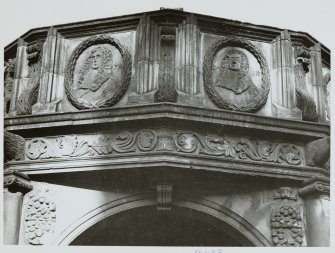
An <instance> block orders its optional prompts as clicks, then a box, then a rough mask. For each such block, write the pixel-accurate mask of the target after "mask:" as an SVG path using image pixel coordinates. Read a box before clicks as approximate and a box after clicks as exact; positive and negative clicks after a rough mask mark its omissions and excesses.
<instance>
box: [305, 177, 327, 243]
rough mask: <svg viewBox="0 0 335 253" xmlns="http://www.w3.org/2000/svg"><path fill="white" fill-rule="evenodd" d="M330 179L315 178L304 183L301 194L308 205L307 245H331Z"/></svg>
mask: <svg viewBox="0 0 335 253" xmlns="http://www.w3.org/2000/svg"><path fill="white" fill-rule="evenodd" d="M329 189H330V188H329V179H327V178H321V177H320V178H313V179H310V180H307V181H306V182H305V183H304V187H303V188H302V189H300V191H299V195H300V196H301V197H302V198H303V199H304V201H305V206H306V229H307V233H306V236H307V246H309V247H324V246H329V241H330V233H329V232H330V198H329V191H330V190H329Z"/></svg>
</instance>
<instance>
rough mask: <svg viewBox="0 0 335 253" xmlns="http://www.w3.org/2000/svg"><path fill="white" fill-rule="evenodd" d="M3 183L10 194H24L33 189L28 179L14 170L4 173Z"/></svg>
mask: <svg viewBox="0 0 335 253" xmlns="http://www.w3.org/2000/svg"><path fill="white" fill-rule="evenodd" d="M3 183H4V188H7V189H8V191H10V192H22V193H23V194H25V193H27V192H29V191H31V190H32V189H33V186H32V185H31V184H30V179H29V177H28V176H26V175H24V174H22V173H20V172H18V171H14V170H7V171H5V172H4V181H3Z"/></svg>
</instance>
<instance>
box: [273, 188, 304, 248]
mask: <svg viewBox="0 0 335 253" xmlns="http://www.w3.org/2000/svg"><path fill="white" fill-rule="evenodd" d="M274 199H275V200H276V201H278V202H279V205H278V204H277V206H276V208H275V209H274V210H273V211H272V215H271V229H272V241H273V243H274V245H275V246H279V247H299V246H302V244H303V240H304V231H303V223H302V213H301V211H300V206H299V205H298V204H297V193H296V192H293V191H292V189H291V188H289V187H282V188H281V189H280V190H279V191H278V192H277V193H275V195H274Z"/></svg>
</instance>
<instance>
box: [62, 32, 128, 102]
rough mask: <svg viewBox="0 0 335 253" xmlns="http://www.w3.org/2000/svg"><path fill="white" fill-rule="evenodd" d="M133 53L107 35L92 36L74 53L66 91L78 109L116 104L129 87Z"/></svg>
mask: <svg viewBox="0 0 335 253" xmlns="http://www.w3.org/2000/svg"><path fill="white" fill-rule="evenodd" d="M130 76H131V56H130V54H129V53H128V51H127V50H125V49H124V48H123V47H122V46H121V45H120V44H119V43H118V42H116V41H115V40H114V39H113V38H111V37H109V36H107V35H98V36H93V37H90V38H89V39H87V40H85V41H83V42H82V43H81V44H80V45H79V46H78V47H77V48H76V49H75V51H74V52H73V54H72V56H71V58H70V60H69V63H68V68H67V72H66V76H65V78H66V82H65V91H66V94H67V96H68V99H69V101H70V102H71V103H72V104H73V105H74V106H75V107H76V108H78V109H89V108H103V107H109V106H112V105H113V104H115V103H116V102H118V101H119V100H120V98H121V97H122V96H123V94H124V92H125V91H126V90H127V88H128V85H129V82H130Z"/></svg>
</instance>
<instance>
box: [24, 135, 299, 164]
mask: <svg viewBox="0 0 335 253" xmlns="http://www.w3.org/2000/svg"><path fill="white" fill-rule="evenodd" d="M155 151H172V152H180V153H190V154H199V155H209V156H217V157H224V158H230V159H237V160H251V161H262V162H272V163H278V164H288V165H300V166H301V165H304V153H303V149H302V148H301V147H299V146H297V145H294V144H288V143H269V142H266V141H255V140H252V139H248V138H245V137H231V136H217V135H202V134H199V133H195V132H184V131H176V130H170V131H164V132H160V131H155V130H150V129H146V130H140V131H137V132H129V131H124V132H121V133H116V134H104V135H102V134H98V135H82V136H77V135H69V136H61V137H56V138H50V139H43V138H36V139H32V140H30V141H28V142H27V144H26V157H27V158H28V159H29V160H37V159H50V158H65V157H93V156H101V155H112V154H118V153H133V152H155Z"/></svg>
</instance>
